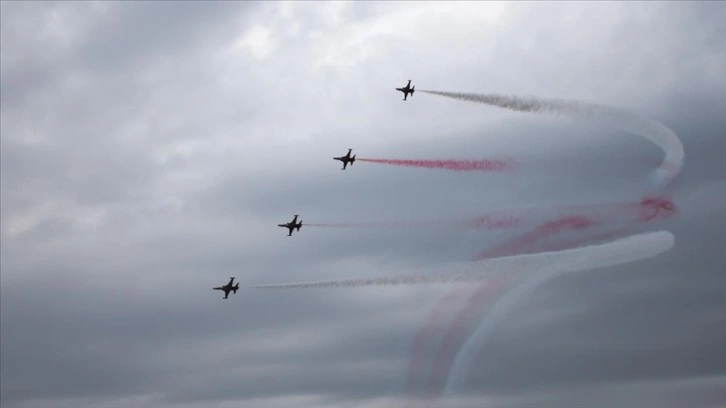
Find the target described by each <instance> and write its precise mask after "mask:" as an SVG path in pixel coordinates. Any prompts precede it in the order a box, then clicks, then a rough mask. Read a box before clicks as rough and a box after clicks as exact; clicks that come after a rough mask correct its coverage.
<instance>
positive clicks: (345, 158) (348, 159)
mask: <svg viewBox="0 0 726 408" xmlns="http://www.w3.org/2000/svg"><path fill="white" fill-rule="evenodd" d="M352 150H353V149H348V154H346V155H345V156H340V157H333V160H340V161H342V162H343V168H342V169H341V170H345V168H346V166H348V163H350V165H351V166H352V165H353V162H354V161H355V155H353V157H350V152H351V151H352Z"/></svg>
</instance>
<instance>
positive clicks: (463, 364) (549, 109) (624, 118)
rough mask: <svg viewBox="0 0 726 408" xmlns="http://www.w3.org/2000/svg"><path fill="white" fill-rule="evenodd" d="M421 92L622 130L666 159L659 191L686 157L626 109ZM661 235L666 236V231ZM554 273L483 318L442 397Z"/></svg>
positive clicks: (661, 131)
mask: <svg viewBox="0 0 726 408" xmlns="http://www.w3.org/2000/svg"><path fill="white" fill-rule="evenodd" d="M420 92H424V93H428V94H432V95H438V96H443V97H447V98H453V99H459V100H463V101H469V102H476V103H482V104H486V105H490V106H494V107H499V108H503V109H509V110H512V111H517V112H531V113H543V114H554V115H557V116H560V115H561V116H568V117H572V118H577V119H590V120H592V119H595V120H598V121H601V122H605V123H606V124H608V125H611V126H614V127H617V128H620V129H622V130H625V131H627V132H630V133H634V134H637V135H640V136H642V137H644V138H645V139H647V140H649V141H651V142H652V143H654V144H655V145H657V146H658V147H660V148H661V149H662V150H663V152H664V153H665V157H664V158H663V161H662V162H661V165H660V166H659V167H658V168H657V169H656V170H655V172H654V174H653V181H654V182H655V185H656V187H658V188H667V187H668V186H669V185H671V184H672V183H673V182H674V181H675V180H676V178H677V177H678V175H679V174H680V172H681V169H682V168H683V163H684V158H685V154H684V150H683V144H682V143H681V141H680V139H679V138H678V136H677V135H676V134H675V133H674V132H673V131H672V130H670V129H669V128H668V127H666V126H665V125H663V124H662V123H660V122H657V121H654V120H651V119H648V118H645V117H642V116H640V115H637V114H635V113H632V112H629V111H626V110H622V109H618V108H614V107H610V106H605V105H599V104H592V103H586V102H581V101H574V100H564V99H543V98H535V97H519V96H507V95H497V94H474V93H460V92H442V91H430V90H422V91H420ZM663 232H664V233H666V232H665V231H663ZM667 234H669V236H668V237H667V238H668V239H670V240H671V243H670V246H672V240H673V236H672V234H670V233H667ZM664 237H665V236H663V237H661V238H660V239H666V238H664ZM655 238H658V237H654V239H655ZM515 241H516V240H515ZM620 241H623V240H620ZM512 244H513V245H515V246H516V245H517V244H518V242H513V243H512ZM649 244H652V245H655V244H656V242H655V241H653V242H643V243H640V245H649ZM670 246H669V248H670ZM591 248H592V247H591ZM510 249H513V248H510ZM593 256H594V254H593ZM557 273H558V272H555V270H550V271H549V272H548V273H546V274H539V275H537V277H536V278H533V279H531V280H528V281H525V283H524V284H522V285H521V286H520V287H517V288H515V289H514V290H512V291H510V292H508V293H507V294H506V295H505V296H504V297H503V298H502V299H501V300H500V301H499V302H497V303H496V304H495V305H494V307H493V309H492V310H491V311H490V313H488V314H487V315H486V317H485V318H484V320H483V321H482V322H481V323H480V324H479V326H478V327H477V328H476V330H475V332H474V333H473V334H472V335H471V336H469V338H468V339H467V340H466V342H465V343H464V345H463V346H462V348H461V349H460V350H459V352H458V354H457V355H456V357H455V359H454V364H453V366H452V368H451V370H450V372H449V377H448V381H447V384H446V387H445V389H444V393H445V394H451V393H453V392H454V389H455V388H456V387H458V386H459V385H460V384H461V383H462V381H463V379H464V378H465V377H466V375H467V374H468V371H469V365H468V364H470V360H467V359H470V358H471V356H472V355H473V353H474V351H475V347H476V346H477V345H479V344H481V343H482V341H483V340H484V339H485V337H486V335H487V334H488V331H489V328H490V327H491V325H492V324H493V322H494V321H496V320H498V319H499V318H500V316H502V315H503V314H504V313H505V312H504V311H505V310H506V309H508V307H510V306H511V305H513V304H515V303H516V302H517V301H518V300H519V299H520V298H521V296H523V295H524V294H525V293H527V292H529V291H531V290H532V289H534V288H535V287H536V286H537V285H538V284H540V283H541V282H543V281H544V280H546V279H549V278H550V277H552V276H554V275H555V274H557Z"/></svg>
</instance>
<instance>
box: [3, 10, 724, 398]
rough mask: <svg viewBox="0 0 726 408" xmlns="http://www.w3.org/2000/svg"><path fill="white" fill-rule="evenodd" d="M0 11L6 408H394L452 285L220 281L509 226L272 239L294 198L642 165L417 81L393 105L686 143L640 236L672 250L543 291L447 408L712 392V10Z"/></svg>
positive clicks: (605, 137) (425, 209)
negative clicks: (575, 107)
mask: <svg viewBox="0 0 726 408" xmlns="http://www.w3.org/2000/svg"><path fill="white" fill-rule="evenodd" d="M1 7H2V9H1V11H2V12H1V13H0V14H1V16H2V17H1V20H2V21H1V22H0V27H1V28H0V29H1V30H2V32H1V34H2V35H0V41H1V44H0V50H1V53H2V55H1V60H2V67H1V69H0V71H1V75H0V82H1V83H0V102H1V103H2V113H1V114H0V127H1V133H2V141H1V142H2V146H1V149H0V183H1V185H2V187H1V188H2V194H1V197H0V200H1V201H2V205H1V208H0V214H1V216H2V220H3V222H2V239H1V240H0V242H1V247H2V257H1V259H0V264H1V270H2V286H1V287H0V291H1V292H2V296H0V314H1V319H0V322H1V324H2V330H1V331H0V336H2V349H1V350H0V353H1V356H0V361H1V364H0V386H1V387H2V405H3V407H5V406H7V407H26V406H27V407H30V406H33V407H53V408H56V407H66V406H68V407H71V406H73V407H84V406H88V407H91V406H93V407H97V406H104V407H120V406H129V405H132V406H160V407H181V406H183V407H197V406H198V407H202V406H204V407H209V406H215V407H226V406H235V407H239V406H270V407H276V406H280V407H282V406H302V407H304V406H310V407H313V406H314V407H324V406H335V407H347V406H356V407H361V406H363V407H380V406H401V405H403V403H402V400H403V398H404V394H403V392H402V389H401V384H402V383H403V382H405V378H403V376H404V374H405V369H406V366H407V364H408V357H409V356H408V352H409V346H410V342H411V339H412V337H413V335H414V334H415V333H416V332H417V330H419V329H420V328H421V325H422V324H423V322H424V321H425V319H426V316H427V315H428V313H429V311H430V308H431V307H434V305H435V304H436V301H437V300H438V299H439V297H440V296H441V295H442V294H444V293H446V292H447V290H448V288H446V287H440V286H422V287H410V288H406V287H396V288H368V289H361V290H333V291H326V290H311V291H275V292H268V291H252V290H244V291H242V292H241V293H238V294H237V295H236V296H233V297H232V298H231V299H229V300H227V301H224V302H222V301H221V300H220V296H219V293H218V292H213V291H212V290H211V287H212V286H215V285H218V284H221V283H223V282H224V281H225V280H226V279H227V277H229V276H236V277H237V278H238V279H239V280H240V281H241V282H242V283H241V286H244V285H246V284H252V283H263V282H283V281H298V280H308V279H335V278H347V277H365V276H384V275H392V274H398V273H400V272H401V270H403V269H405V270H411V269H416V268H417V267H420V266H426V267H431V266H434V265H439V264H440V265H445V264H446V263H447V262H450V261H461V260H466V259H469V258H470V257H471V256H473V255H474V254H475V253H477V252H479V251H480V250H482V249H484V248H486V247H487V246H490V245H493V244H495V243H498V242H500V241H501V240H504V239H505V238H507V237H509V236H511V235H512V234H513V233H514V232H497V233H494V232H489V233H484V232H476V231H460V230H456V229H445V230H431V229H425V228H412V229H401V230H380V229H370V230H365V229H356V230H353V229H322V228H320V229H315V228H312V227H309V228H303V229H302V230H301V231H300V232H299V233H296V234H295V236H293V237H292V238H287V237H285V236H284V232H283V231H282V229H280V228H277V227H275V226H274V225H275V224H277V223H280V222H284V221H287V220H288V219H289V217H290V215H291V214H293V213H295V214H301V215H302V219H303V220H304V221H305V222H307V223H315V222H346V221H380V220H402V219H406V220H417V219H422V220H426V219H431V218H458V217H464V216H471V215H478V214H480V213H482V212H486V211H490V210H497V209H509V208H520V207H529V206H533V207H537V206H554V205H563V204H571V203H598V202H602V201H627V200H633V199H638V198H640V197H641V196H642V194H643V191H644V189H645V188H646V187H647V181H646V180H647V179H646V176H647V175H648V172H649V171H650V170H651V169H652V168H653V167H654V166H655V164H657V163H658V162H659V160H660V159H661V158H662V152H660V151H659V150H658V149H657V148H656V147H654V146H652V145H650V144H648V143H647V142H645V141H643V140H641V139H639V138H638V137H634V136H632V135H628V134H624V133H622V132H619V131H617V130H613V129H604V128H600V127H597V126H592V125H590V124H588V123H576V122H569V121H563V120H559V119H556V118H548V117H544V116H541V117H540V116H528V115H523V114H517V113H511V112H503V111H500V110H496V109H493V108H487V107H483V106H478V105H475V104H466V103H464V102H457V101H448V100H444V99H440V98H436V97H432V96H428V95H425V94H421V93H417V94H415V96H414V97H413V98H412V99H411V100H410V101H407V102H405V103H404V102H401V101H400V100H399V99H400V95H397V93H396V92H395V91H394V90H393V87H395V86H400V84H402V83H404V81H405V80H406V79H409V78H410V79H413V80H414V84H416V86H417V88H419V89H441V90H451V91H472V92H500V93H512V94H524V95H527V94H535V95H541V96H545V97H559V98H578V99H583V100H587V101H591V102H596V103H606V104H612V105H617V106H623V107H626V108H630V109H633V110H635V111H637V112H641V113H644V114H647V115H649V116H651V117H654V118H656V119H658V120H661V121H663V122H664V123H665V124H667V125H668V126H669V127H671V128H672V129H673V130H674V131H675V132H676V133H677V134H678V135H679V136H680V137H681V139H682V141H683V144H684V146H685V151H686V165H685V167H684V171H683V173H682V177H681V178H680V180H679V183H678V184H677V188H676V191H675V192H674V197H675V198H676V201H677V204H679V207H680V210H681V211H680V213H679V217H677V218H676V219H674V220H671V221H668V222H664V223H661V224H657V225H647V226H644V228H646V229H651V230H655V229H658V228H666V229H668V230H670V231H672V232H673V233H674V234H675V235H676V247H675V248H674V249H673V250H671V251H670V252H668V253H666V254H664V255H662V256H660V257H658V258H655V259H651V260H647V261H642V262H638V263H634V264H630V265H625V266H620V267H617V268H612V269H604V270H597V271H589V272H586V273H582V274H575V275H573V276H570V277H566V278H565V277H563V278H561V279H556V280H553V281H551V282H549V283H548V284H547V285H545V286H543V287H541V288H540V289H539V290H538V291H536V292H535V293H534V294H533V295H532V298H529V299H527V300H526V301H524V302H523V303H522V304H521V306H520V307H519V308H518V309H517V310H515V311H514V312H513V313H512V314H511V315H510V317H509V318H508V319H507V320H506V321H505V322H503V323H502V324H499V325H497V327H496V332H495V333H494V335H493V337H491V341H489V342H488V343H486V344H483V345H480V348H479V354H478V356H479V357H478V360H477V361H476V364H474V366H475V370H474V371H473V372H472V373H471V374H470V376H469V377H468V378H467V382H466V387H465V389H464V390H463V392H462V393H461V394H460V395H455V396H452V397H451V398H447V399H442V400H440V401H439V405H440V406H457V407H466V406H481V405H482V403H490V404H492V405H493V406H502V407H514V406H532V404H534V402H536V405H542V406H550V405H551V406H581V405H582V404H583V403H586V404H587V405H594V404H596V403H597V404H602V405H603V406H605V405H607V406H613V405H618V406H637V407H649V406H668V405H669V404H671V406H676V405H678V406H683V405H687V406H713V405H715V404H718V403H723V399H722V398H721V399H719V397H720V394H719V393H718V392H717V391H718V386H719V384H722V383H723V381H722V380H723V378H724V375H725V373H726V357H725V356H724V354H723V351H721V348H720V347H719V345H721V344H723V343H724V340H726V332H724V330H723V329H722V327H724V325H723V319H724V316H723V310H724V308H723V300H722V297H723V296H722V295H721V293H720V292H719V289H720V288H723V287H724V285H725V284H726V282H725V281H724V277H723V273H721V271H722V270H723V269H724V265H726V259H725V258H724V255H723V254H722V251H720V247H721V246H720V245H719V244H720V243H721V242H722V241H723V239H724V237H723V230H724V227H725V226H726V225H724V223H725V222H726V221H725V220H724V218H723V211H722V210H720V211H718V210H716V211H711V212H709V213H702V212H700V211H701V210H700V209H699V208H701V207H699V205H701V204H703V207H704V208H705V207H709V204H708V203H706V204H704V203H703V201H705V200H708V199H712V198H710V197H711V196H709V195H700V196H694V197H696V198H694V199H691V201H688V200H685V198H688V197H691V196H689V195H688V194H690V192H693V191H696V189H697V188H699V187H700V186H703V185H704V183H706V182H712V181H723V174H726V173H725V171H726V167H725V166H726V164H725V163H724V161H723V151H724V149H725V147H726V145H725V144H724V141H723V137H722V133H723V128H724V125H725V123H724V117H726V115H725V114H726V103H725V102H724V100H723V97H722V96H723V95H724V92H726V80H724V78H723V75H722V73H723V67H724V63H725V61H724V55H726V54H725V53H724V42H723V38H724V34H725V32H724V25H723V24H722V21H723V20H724V18H726V8H724V6H723V4H719V3H711V2H703V3H697V2H688V3H663V4H658V3H643V4H630V3H628V4H625V3H615V4H608V3H602V4H601V3H597V4H595V3H587V4H569V3H568V4H567V6H566V7H565V6H552V5H547V6H545V5H544V4H525V3H521V4H520V3H512V4H509V3H507V4H497V3H458V4H454V3H433V2H428V3H420V4H415V5H414V4H410V3H355V4H353V3H351V4H342V5H340V4H335V3H320V4H312V3H274V4H272V3H271V4H262V3H234V2H219V3H213V4H212V3H191V2H179V3H173V4H171V3H128V4H126V3H118V4H117V3H107V2H98V3H40V2H27V3H26V2H3V3H2V5H1ZM347 148H354V149H355V151H356V152H357V154H358V155H359V157H363V156H367V157H404V158H458V157H461V158H480V157H497V156H502V155H507V156H512V157H514V158H515V159H518V160H520V161H522V162H523V164H524V166H523V168H522V171H521V172H519V173H514V174H509V175H501V174H458V173H452V172H436V171H426V170H416V169H405V168H393V167H385V166H377V165H373V164H368V163H362V162H361V163H356V164H355V166H354V167H353V168H352V169H349V170H348V171H345V172H342V171H339V170H338V166H337V164H336V163H335V162H333V161H332V160H331V159H330V158H331V157H332V156H335V155H338V154H340V153H343V152H344V151H345V149H347ZM689 199H690V198H689ZM694 200H695V201H694ZM697 207H698V208H697ZM710 208H715V209H718V208H721V207H719V205H718V203H714V204H712V206H711V207H710ZM721 292H722V291H721ZM220 302H221V303H220ZM478 312H479V314H478V315H477V317H480V316H482V314H483V313H484V312H485V310H479V311H478ZM449 318H451V314H450V315H449ZM476 323H477V320H476V319H471V320H470V321H468V322H467V324H466V325H465V327H464V328H463V329H462V330H463V332H462V333H461V336H464V335H465V334H466V332H467V330H468V331H471V330H472V329H473V327H474V326H475V325H476ZM441 335H442V333H436V334H435V336H438V337H440V336H441ZM438 337H437V338H438ZM459 340H461V339H459ZM417 391H418V390H417ZM568 404H569V405H568Z"/></svg>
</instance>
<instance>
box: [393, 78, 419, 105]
mask: <svg viewBox="0 0 726 408" xmlns="http://www.w3.org/2000/svg"><path fill="white" fill-rule="evenodd" d="M414 88H416V86H414V87H413V88H412V87H411V80H410V79H409V80H408V85H406V86H405V87H403V88H396V90H397V91H401V92H403V100H404V101H405V100H406V98H408V94H411V97H413V91H414Z"/></svg>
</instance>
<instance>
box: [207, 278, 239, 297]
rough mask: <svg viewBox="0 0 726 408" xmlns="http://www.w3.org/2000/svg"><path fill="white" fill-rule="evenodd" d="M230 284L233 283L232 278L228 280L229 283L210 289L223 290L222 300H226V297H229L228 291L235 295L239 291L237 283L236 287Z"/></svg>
mask: <svg viewBox="0 0 726 408" xmlns="http://www.w3.org/2000/svg"><path fill="white" fill-rule="evenodd" d="M232 282H234V276H233V277H231V278H229V283H227V284H226V285H224V286H217V287H216V288H212V289H214V290H223V291H224V298H223V299H227V296H229V291H232V293H235V294H236V293H237V289H239V282H237V284H236V285H234V286H232Z"/></svg>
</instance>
